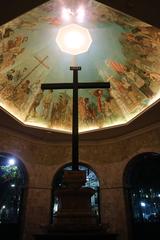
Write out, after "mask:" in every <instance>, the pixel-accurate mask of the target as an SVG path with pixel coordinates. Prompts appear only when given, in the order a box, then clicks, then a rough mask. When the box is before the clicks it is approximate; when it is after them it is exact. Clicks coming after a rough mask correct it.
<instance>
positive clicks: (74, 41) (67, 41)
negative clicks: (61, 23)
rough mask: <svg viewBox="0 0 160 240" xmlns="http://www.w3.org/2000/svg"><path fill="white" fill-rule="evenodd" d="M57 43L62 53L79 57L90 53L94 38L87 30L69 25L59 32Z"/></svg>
mask: <svg viewBox="0 0 160 240" xmlns="http://www.w3.org/2000/svg"><path fill="white" fill-rule="evenodd" d="M56 42H57V44H58V46H59V48H60V49H61V51H63V52H66V53H69V54H71V55H78V54H81V53H84V52H87V51H88V49H89V47H90V45H91V43H92V38H91V35H90V33H89V31H88V29H87V28H84V27H81V26H80V25H78V24H69V25H67V26H65V27H62V28H61V29H60V30H59V32H58V34H57V37H56Z"/></svg>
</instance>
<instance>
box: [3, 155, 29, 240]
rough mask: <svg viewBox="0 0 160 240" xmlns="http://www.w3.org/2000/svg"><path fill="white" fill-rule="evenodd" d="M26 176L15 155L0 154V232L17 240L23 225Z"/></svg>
mask: <svg viewBox="0 0 160 240" xmlns="http://www.w3.org/2000/svg"><path fill="white" fill-rule="evenodd" d="M27 183H28V174H27V171H26V168H25V166H24V164H23V162H22V161H21V160H20V159H18V158H17V157H15V155H13V154H11V153H6V152H0V188H1V190H0V192H1V194H0V232H1V233H3V234H5V238H6V239H9V238H12V239H16V240H18V239H19V238H20V237H21V234H22V228H23V224H24V212H25V202H26V201H25V200H26V191H25V190H26V185H27Z"/></svg>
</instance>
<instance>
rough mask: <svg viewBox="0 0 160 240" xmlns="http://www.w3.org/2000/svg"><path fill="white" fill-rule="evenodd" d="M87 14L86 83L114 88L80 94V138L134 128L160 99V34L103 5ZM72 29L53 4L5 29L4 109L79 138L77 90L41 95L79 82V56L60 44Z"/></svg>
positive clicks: (89, 7)
mask: <svg viewBox="0 0 160 240" xmlns="http://www.w3.org/2000/svg"><path fill="white" fill-rule="evenodd" d="M72 2H73V1H72ZM85 8H86V17H85V21H84V22H83V23H81V24H80V25H82V26H84V27H86V28H88V29H89V31H90V34H91V36H92V40H93V42H92V44H91V47H90V49H89V51H88V52H86V53H84V54H80V55H78V57H77V62H78V65H80V66H81V67H82V70H81V71H80V72H79V81H80V82H89V81H92V82H106V81H109V82H110V84H111V87H110V89H107V90H105V89H94V90H92V89H89V90H79V131H80V132H84V131H86V130H87V131H88V130H93V129H102V128H106V127H111V126H115V125H119V124H125V123H128V122H129V121H131V120H132V119H134V118H135V117H137V116H138V115H139V114H141V113H142V112H143V111H145V110H146V109H147V108H148V107H150V106H151V105H152V104H154V103H155V102H156V101H158V100H159V97H160V68H159V66H160V58H159V55H160V30H158V29H156V28H155V27H152V26H151V25H148V24H146V23H143V22H142V21H139V20H137V19H135V18H133V17H130V16H128V15H125V14H123V13H121V12H118V11H115V10H113V9H112V8H109V7H107V6H105V5H103V4H101V3H98V2H96V1H88V4H87V3H86V6H85ZM67 24H68V23H66V22H64V21H63V20H62V19H61V16H60V4H59V1H53V0H51V1H49V2H47V3H45V4H43V5H41V6H39V7H37V8H35V9H33V10H32V11H30V12H27V13H25V14H24V15H21V16H20V17H18V18H16V19H14V20H13V21H10V22H9V23H7V24H5V25H2V26H1V27H0V106H1V108H2V109H4V110H5V111H7V112H8V113H9V114H11V115H12V116H14V117H15V118H16V119H18V120H19V121H21V122H22V123H24V124H26V125H31V126H37V127H43V128H46V129H52V130H60V131H66V132H71V125H72V90H47V91H41V88H40V86H41V84H42V83H57V82H61V83H63V82H72V72H71V71H70V70H69V67H70V65H71V61H72V56H71V55H69V54H67V53H64V52H61V51H60V49H59V48H58V46H57V44H56V42H55V39H56V35H57V32H58V30H59V29H60V28H61V27H62V26H65V25H67Z"/></svg>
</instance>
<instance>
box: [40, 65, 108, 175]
mask: <svg viewBox="0 0 160 240" xmlns="http://www.w3.org/2000/svg"><path fill="white" fill-rule="evenodd" d="M70 70H72V71H73V83H46V84H42V85H41V89H42V90H49V89H73V114H72V170H75V171H76V170H79V167H78V166H79V154H78V150H79V148H78V89H89V88H109V87H110V83H109V82H106V83H104V82H101V83H96V82H89V83H83V82H82V83H79V82H78V71H79V70H81V67H80V66H76V67H70Z"/></svg>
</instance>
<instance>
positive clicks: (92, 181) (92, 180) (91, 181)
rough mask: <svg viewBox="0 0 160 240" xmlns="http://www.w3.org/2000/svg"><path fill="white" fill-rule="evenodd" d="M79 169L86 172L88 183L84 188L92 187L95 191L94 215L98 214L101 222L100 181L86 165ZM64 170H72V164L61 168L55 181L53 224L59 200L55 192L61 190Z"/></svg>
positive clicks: (93, 197) (93, 199) (92, 203)
mask: <svg viewBox="0 0 160 240" xmlns="http://www.w3.org/2000/svg"><path fill="white" fill-rule="evenodd" d="M79 169H80V170H83V171H85V172H86V183H85V186H84V187H90V188H93V189H94V190H95V193H94V195H93V196H92V197H91V207H92V210H93V212H94V213H96V215H97V218H98V221H99V222H100V204H99V203H100V202H99V180H98V178H97V176H96V174H95V172H94V171H93V170H92V169H91V168H90V167H89V166H88V165H86V164H80V165H79ZM64 170H72V165H71V163H69V164H66V165H65V166H64V167H63V168H61V169H60V170H59V171H58V172H57V173H56V175H55V177H54V180H53V201H52V216H51V221H52V222H53V215H54V214H55V213H56V212H57V211H58V199H57V198H56V197H55V196H54V190H56V189H57V188H61V186H62V178H63V173H64Z"/></svg>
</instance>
